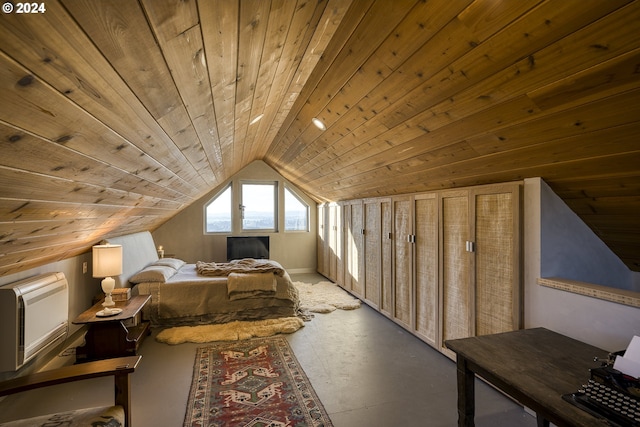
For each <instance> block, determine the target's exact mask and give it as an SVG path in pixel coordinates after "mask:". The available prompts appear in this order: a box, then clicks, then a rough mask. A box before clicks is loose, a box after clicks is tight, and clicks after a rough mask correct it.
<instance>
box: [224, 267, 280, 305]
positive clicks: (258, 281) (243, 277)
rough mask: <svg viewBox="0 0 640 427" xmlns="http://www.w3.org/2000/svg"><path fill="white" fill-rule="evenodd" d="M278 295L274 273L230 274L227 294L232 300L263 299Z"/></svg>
mask: <svg viewBox="0 0 640 427" xmlns="http://www.w3.org/2000/svg"><path fill="white" fill-rule="evenodd" d="M275 293H276V276H275V275H274V274H273V273H230V274H229V277H228V280H227V294H228V295H229V299H230V300H237V299H243V298H262V297H268V296H274V295H275Z"/></svg>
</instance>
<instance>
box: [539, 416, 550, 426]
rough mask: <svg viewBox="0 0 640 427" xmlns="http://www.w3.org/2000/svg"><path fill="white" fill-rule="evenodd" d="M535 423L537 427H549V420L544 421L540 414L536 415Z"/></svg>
mask: <svg viewBox="0 0 640 427" xmlns="http://www.w3.org/2000/svg"><path fill="white" fill-rule="evenodd" d="M536 421H537V423H538V427H549V420H546V419H545V418H544V417H543V416H542V415H540V414H536Z"/></svg>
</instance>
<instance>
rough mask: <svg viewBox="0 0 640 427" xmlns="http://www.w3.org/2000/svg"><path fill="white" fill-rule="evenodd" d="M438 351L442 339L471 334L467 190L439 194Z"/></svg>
mask: <svg viewBox="0 0 640 427" xmlns="http://www.w3.org/2000/svg"><path fill="white" fill-rule="evenodd" d="M440 209H441V213H440V218H441V233H442V234H441V239H440V244H441V257H442V268H441V286H442V287H441V295H442V312H441V313H442V314H441V322H442V327H441V340H440V341H441V350H442V351H443V352H444V353H445V354H447V355H450V356H451V355H452V353H451V352H450V351H449V350H447V349H446V348H445V347H444V341H446V340H450V339H456V338H466V337H470V336H472V335H473V328H472V321H471V319H472V317H471V316H472V298H471V296H472V293H471V277H472V271H471V261H472V258H471V255H472V254H471V253H469V252H467V251H466V245H467V242H468V241H469V240H470V228H471V227H470V225H469V214H470V213H469V191H468V190H460V191H450V192H443V193H441V197H440Z"/></svg>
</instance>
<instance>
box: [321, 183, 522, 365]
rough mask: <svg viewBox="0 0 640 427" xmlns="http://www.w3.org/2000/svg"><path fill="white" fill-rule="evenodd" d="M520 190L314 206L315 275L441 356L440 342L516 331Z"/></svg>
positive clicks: (499, 187)
mask: <svg viewBox="0 0 640 427" xmlns="http://www.w3.org/2000/svg"><path fill="white" fill-rule="evenodd" d="M521 188H522V183H521V182H515V183H505V184H496V185H486V186H478V187H469V188H461V189H455V190H446V191H436V192H429V193H417V194H407V195H398V196H393V197H384V198H383V197H381V198H371V199H362V200H350V201H344V202H340V203H339V204H338V205H336V204H326V205H322V206H320V207H319V215H318V217H319V218H321V217H323V218H325V219H324V220H322V221H324V222H326V223H332V224H335V228H332V227H325V228H326V229H325V230H323V231H320V232H321V233H322V234H323V235H324V236H325V237H324V239H319V242H320V241H321V242H322V243H321V244H320V246H319V251H318V254H319V255H318V266H319V272H320V273H321V274H323V275H325V276H326V277H328V278H330V279H331V280H333V281H335V282H336V283H338V284H339V285H340V286H342V287H344V288H345V289H346V290H348V291H350V292H352V293H353V294H354V295H356V296H358V297H359V298H361V299H362V300H363V301H364V302H365V303H367V304H368V305H370V306H371V307H373V308H375V309H376V310H379V311H380V312H381V313H383V314H384V315H386V316H388V317H389V318H391V319H393V320H394V321H395V322H397V323H398V324H399V325H401V326H402V327H404V328H405V329H407V330H408V331H410V332H412V333H413V334H415V335H416V336H418V337H420V338H421V339H422V340H424V341H425V342H427V343H428V344H430V345H432V346H433V347H435V348H437V349H438V350H440V351H442V352H443V353H445V354H447V355H449V356H452V354H451V353H449V352H448V350H447V349H446V348H445V347H444V341H446V340H448V339H454V338H461V337H469V336H474V335H484V334H489V333H496V332H504V331H509V330H514V329H519V328H520V327H521V323H522V320H521V318H522V310H521V306H522V302H521V265H520V264H521V263H520V260H521V256H520V245H521V242H520V235H521V230H520V227H521V225H520V224H521V219H520V218H521V208H520V204H521ZM332 215H333V216H335V219H333V220H332V219H331V218H332ZM322 221H321V222H322ZM332 221H333V222H332ZM329 228H330V229H329ZM332 233H333V234H335V236H332ZM332 242H333V243H332ZM331 245H333V246H331ZM327 246H331V249H328V248H327ZM329 253H331V254H332V255H333V256H334V257H335V259H336V261H335V262H336V264H340V263H342V265H343V266H344V268H342V269H340V268H338V267H336V268H331V266H330V265H329V263H327V262H325V259H326V257H328V256H330V255H329Z"/></svg>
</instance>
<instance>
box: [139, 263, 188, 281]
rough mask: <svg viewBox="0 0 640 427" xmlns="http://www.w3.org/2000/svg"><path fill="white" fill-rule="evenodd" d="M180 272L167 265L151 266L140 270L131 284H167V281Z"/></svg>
mask: <svg viewBox="0 0 640 427" xmlns="http://www.w3.org/2000/svg"><path fill="white" fill-rule="evenodd" d="M177 272H178V271H177V270H176V269H175V268H173V267H168V266H166V265H150V266H148V267H145V268H144V269H142V270H140V271H139V272H137V273H136V274H134V275H133V276H131V278H130V279H129V282H131V283H142V282H162V283H164V282H166V281H167V279H169V278H171V277H172V276H173V275H174V274H176V273H177Z"/></svg>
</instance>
